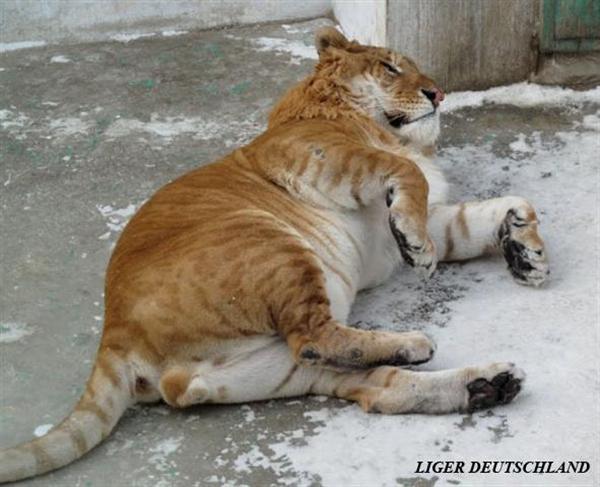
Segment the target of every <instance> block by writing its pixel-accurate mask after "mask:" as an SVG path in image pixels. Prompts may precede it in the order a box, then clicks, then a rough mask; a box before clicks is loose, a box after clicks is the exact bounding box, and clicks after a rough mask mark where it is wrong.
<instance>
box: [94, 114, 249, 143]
mask: <svg viewBox="0 0 600 487" xmlns="http://www.w3.org/2000/svg"><path fill="white" fill-rule="evenodd" d="M254 118H255V116H254V115H253V114H249V115H248V116H247V117H246V118H245V119H243V120H220V121H218V122H216V121H212V120H206V119H204V118H202V117H200V116H198V117H185V116H166V117H161V116H159V115H158V114H157V113H153V114H152V115H151V116H150V121H149V122H143V121H141V120H138V119H135V118H120V119H118V120H115V121H114V122H113V123H112V124H111V125H110V126H109V127H108V129H107V130H106V132H105V134H106V136H107V137H115V138H116V137H126V136H128V135H130V134H131V133H135V132H147V133H149V134H152V135H155V136H158V137H161V138H163V139H165V140H166V141H171V140H172V139H173V138H175V137H177V136H179V135H183V134H189V133H191V134H193V135H192V138H193V139H194V140H210V139H214V138H219V137H222V136H223V133H224V132H232V133H235V134H236V136H237V138H238V140H240V133H241V135H242V139H245V138H248V137H247V136H250V135H252V136H253V135H256V134H257V133H258V132H259V130H260V128H259V126H258V125H257V123H256V122H255V121H254Z"/></svg>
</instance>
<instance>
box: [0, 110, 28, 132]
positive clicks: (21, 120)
mask: <svg viewBox="0 0 600 487" xmlns="http://www.w3.org/2000/svg"><path fill="white" fill-rule="evenodd" d="M28 121H29V117H27V116H26V115H24V114H22V113H18V112H13V111H11V110H7V109H2V110H0V126H1V127H2V128H3V129H10V128H21V127H25V125H27V122H28Z"/></svg>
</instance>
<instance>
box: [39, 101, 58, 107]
mask: <svg viewBox="0 0 600 487" xmlns="http://www.w3.org/2000/svg"><path fill="white" fill-rule="evenodd" d="M42 105H45V106H48V107H57V106H58V103H57V102H55V101H43V102H42Z"/></svg>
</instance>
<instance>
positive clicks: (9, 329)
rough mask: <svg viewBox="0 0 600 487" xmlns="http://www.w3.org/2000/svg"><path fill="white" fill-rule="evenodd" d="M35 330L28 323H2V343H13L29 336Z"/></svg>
mask: <svg viewBox="0 0 600 487" xmlns="http://www.w3.org/2000/svg"><path fill="white" fill-rule="evenodd" d="M32 333H33V329H32V328H31V327H29V326H28V325H27V324H26V323H18V322H12V321H8V322H2V323H0V343H13V342H17V341H19V340H21V339H22V338H24V337H26V336H29V335H31V334H32Z"/></svg>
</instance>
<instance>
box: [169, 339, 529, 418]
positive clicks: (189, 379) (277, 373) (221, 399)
mask: <svg viewBox="0 0 600 487" xmlns="http://www.w3.org/2000/svg"><path fill="white" fill-rule="evenodd" d="M184 371H185V372H184ZM523 379H524V374H523V372H522V371H521V370H519V369H517V368H516V367H515V366H514V365H513V364H509V363H496V364H491V365H487V366H484V367H467V368H463V369H452V370H443V371H439V372H417V371H410V370H404V369H399V368H397V367H388V366H383V367H377V368H373V369H369V370H360V371H335V370H331V369H327V368H322V367H315V366H304V365H299V364H298V363H296V361H295V360H294V357H293V356H292V354H291V352H290V350H289V348H288V347H287V345H286V344H285V342H284V341H283V340H281V339H279V338H277V337H259V338H255V339H248V341H247V342H246V343H243V344H239V346H237V347H236V348H235V349H232V350H231V352H230V354H229V355H227V356H226V357H225V358H223V357H221V358H220V359H219V360H218V361H216V362H214V361H210V360H207V361H204V362H200V363H190V364H186V365H180V366H176V367H173V368H171V369H170V370H168V371H167V372H165V374H164V375H163V378H162V380H161V391H162V393H163V396H164V399H165V400H166V401H167V402H168V403H169V404H171V405H173V406H176V407H185V406H190V405H192V404H201V403H242V402H249V401H259V400H266V399H273V398H281V397H294V396H302V395H306V394H322V395H327V396H333V397H338V398H341V399H346V400H349V401H355V402H357V403H358V404H359V405H360V406H361V407H362V408H363V409H364V410H365V411H367V412H380V413H385V414H397V413H449V412H454V411H472V410H475V409H481V408H488V407H492V406H496V405H498V404H505V403H508V402H510V401H511V400H512V399H513V398H514V397H515V396H516V395H517V393H518V392H519V391H520V389H521V384H522V381H523Z"/></svg>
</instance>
